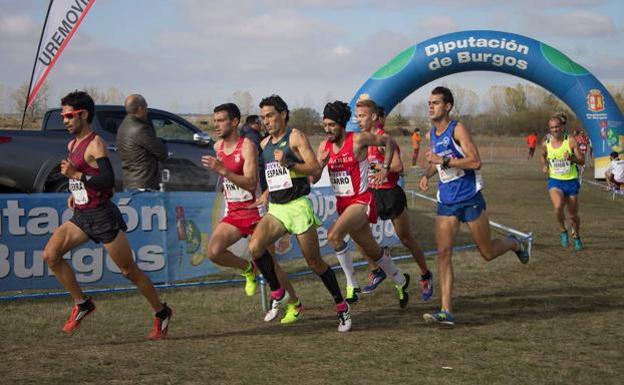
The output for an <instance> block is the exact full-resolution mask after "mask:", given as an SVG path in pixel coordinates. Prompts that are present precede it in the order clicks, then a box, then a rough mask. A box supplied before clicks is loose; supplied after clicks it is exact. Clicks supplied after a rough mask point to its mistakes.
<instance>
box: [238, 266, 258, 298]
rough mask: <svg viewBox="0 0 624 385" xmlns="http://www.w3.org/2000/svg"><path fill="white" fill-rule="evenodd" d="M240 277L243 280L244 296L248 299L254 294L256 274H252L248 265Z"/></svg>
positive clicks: (256, 284)
mask: <svg viewBox="0 0 624 385" xmlns="http://www.w3.org/2000/svg"><path fill="white" fill-rule="evenodd" d="M241 275H242V276H243V277H244V278H245V294H247V296H248V297H251V296H253V295H254V294H256V289H258V282H257V281H256V273H254V270H253V265H252V264H251V263H250V264H249V267H248V268H247V270H245V271H243V273H242V274H241Z"/></svg>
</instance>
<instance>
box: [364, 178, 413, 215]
mask: <svg viewBox="0 0 624 385" xmlns="http://www.w3.org/2000/svg"><path fill="white" fill-rule="evenodd" d="M372 190H373V193H374V194H375V203H377V215H378V216H379V218H380V219H382V220H388V219H394V218H396V217H398V216H399V215H401V213H402V212H403V211H404V210H405V209H406V208H407V197H406V196H405V191H403V189H402V188H401V186H395V187H393V188H390V189H379V190H375V189H372Z"/></svg>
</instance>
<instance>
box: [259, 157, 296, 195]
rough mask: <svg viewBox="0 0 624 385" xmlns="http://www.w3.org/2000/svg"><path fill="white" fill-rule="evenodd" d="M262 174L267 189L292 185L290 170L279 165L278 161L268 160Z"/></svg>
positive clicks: (284, 188)
mask: <svg viewBox="0 0 624 385" xmlns="http://www.w3.org/2000/svg"><path fill="white" fill-rule="evenodd" d="M264 175H265V176H266V181H267V185H268V188H269V191H271V192H273V191H280V190H286V189H289V188H291V187H292V186H293V183H292V179H291V178H290V170H288V169H287V168H286V167H282V166H280V164H279V163H278V162H270V163H267V164H266V165H265V169H264Z"/></svg>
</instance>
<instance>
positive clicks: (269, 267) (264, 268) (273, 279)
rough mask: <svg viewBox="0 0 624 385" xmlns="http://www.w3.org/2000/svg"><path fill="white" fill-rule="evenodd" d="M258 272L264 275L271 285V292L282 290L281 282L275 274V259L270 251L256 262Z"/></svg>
mask: <svg viewBox="0 0 624 385" xmlns="http://www.w3.org/2000/svg"><path fill="white" fill-rule="evenodd" d="M254 262H255V263H256V266H257V267H258V270H260V272H261V273H262V276H263V277H264V279H265V280H266V281H267V282H268V283H269V287H270V288H271V291H275V290H278V289H279V288H280V286H281V285H280V283H279V280H278V279H277V275H276V274H275V265H274V264H273V257H272V256H271V254H270V253H269V252H268V251H265V252H264V254H262V257H260V258H258V259H256V260H255V261H254Z"/></svg>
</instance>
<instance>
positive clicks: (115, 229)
mask: <svg viewBox="0 0 624 385" xmlns="http://www.w3.org/2000/svg"><path fill="white" fill-rule="evenodd" d="M70 221H71V222H72V223H73V224H75V225H76V226H78V228H80V230H82V231H84V233H85V234H87V236H88V237H89V238H91V240H92V241H94V242H95V243H110V242H112V241H113V240H114V239H115V237H116V236H117V234H118V233H119V231H126V230H127V229H128V227H127V226H126V222H125V221H124V219H123V216H122V215H121V212H120V211H119V208H118V207H117V206H116V205H115V204H114V203H112V202H109V203H108V204H106V205H103V206H99V207H95V208H92V209H84V210H79V209H76V210H74V216H73V217H72V218H71V219H70Z"/></svg>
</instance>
